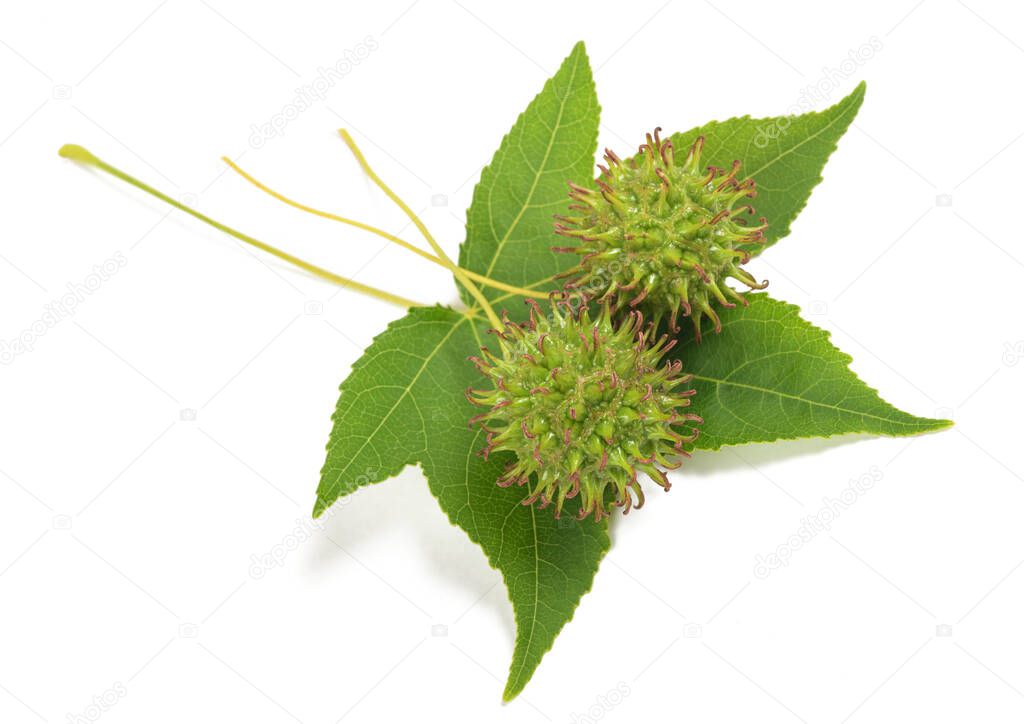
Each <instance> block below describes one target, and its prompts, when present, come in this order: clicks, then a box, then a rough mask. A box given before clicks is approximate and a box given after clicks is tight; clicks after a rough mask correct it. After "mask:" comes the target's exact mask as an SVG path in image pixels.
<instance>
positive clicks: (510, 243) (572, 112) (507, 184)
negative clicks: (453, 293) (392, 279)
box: [459, 43, 601, 312]
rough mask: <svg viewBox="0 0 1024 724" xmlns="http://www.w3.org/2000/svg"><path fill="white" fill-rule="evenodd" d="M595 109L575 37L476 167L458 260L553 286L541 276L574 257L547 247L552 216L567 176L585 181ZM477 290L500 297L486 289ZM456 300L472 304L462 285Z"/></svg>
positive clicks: (525, 282) (564, 196)
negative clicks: (492, 150) (536, 92)
mask: <svg viewBox="0 0 1024 724" xmlns="http://www.w3.org/2000/svg"><path fill="white" fill-rule="evenodd" d="M600 113H601V109H600V106H599V105H598V103H597V94H596V92H595V90H594V79H593V77H592V75H591V72H590V63H589V61H588V60H587V53H586V50H585V49H584V47H583V43H577V44H576V47H574V48H573V49H572V53H570V54H569V57H568V58H566V59H565V61H564V62H563V63H562V67H561V68H559V69H558V72H557V73H555V75H554V76H553V77H552V78H551V79H550V80H549V81H548V82H547V83H546V84H545V85H544V89H543V90H542V91H541V92H540V94H539V95H538V96H537V97H536V98H534V99H533V101H532V102H531V103H530V105H529V106H528V107H527V108H526V110H525V111H523V113H522V115H520V116H519V119H518V120H517V121H516V123H515V125H514V126H512V130H511V131H509V133H508V135H507V136H505V138H504V139H503V140H502V142H501V146H500V147H499V148H498V150H497V152H496V153H495V154H494V158H493V159H491V163H490V165H488V166H487V167H486V168H484V170H483V172H482V173H481V176H480V182H479V183H478V184H477V186H476V189H475V190H474V192H473V202H472V204H471V205H470V207H469V210H468V211H467V213H466V241H465V243H464V244H463V245H462V248H461V249H460V252H459V264H460V265H461V266H462V267H464V268H466V269H470V270H472V271H475V272H479V273H481V274H485V275H487V276H489V277H492V278H494V279H498V280H501V281H503V282H506V283H508V284H514V285H516V286H522V287H526V286H531V285H532V286H533V287H534V288H537V289H542V290H545V289H553V288H555V286H556V285H555V284H554V283H553V282H551V281H548V280H550V278H551V276H552V275H554V274H555V273H557V272H559V271H561V270H564V269H567V268H568V267H569V266H571V265H572V264H573V262H574V259H573V258H572V256H571V255H569V254H558V253H555V252H553V251H551V247H552V246H559V245H560V244H559V241H558V237H557V236H555V233H554V231H553V223H554V222H553V220H552V218H551V217H552V215H554V214H558V213H564V212H565V210H566V208H567V207H568V205H569V197H568V193H569V188H568V185H567V184H568V182H569V181H574V182H576V183H579V184H589V183H592V181H591V179H593V177H594V152H595V150H596V148H597V128H598V122H599V118H600ZM484 294H486V295H487V297H488V299H494V298H496V297H499V296H503V293H502V292H500V291H498V290H495V289H491V288H486V289H484ZM463 301H465V302H466V303H467V304H471V303H472V300H471V299H469V298H468V296H467V295H466V294H465V292H464V291H463ZM516 301H517V302H518V300H516ZM520 306H521V305H518V304H516V305H515V306H514V307H513V308H512V309H510V311H514V312H518V311H519V307H520Z"/></svg>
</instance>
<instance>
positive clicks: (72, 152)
mask: <svg viewBox="0 0 1024 724" xmlns="http://www.w3.org/2000/svg"><path fill="white" fill-rule="evenodd" d="M59 153H60V155H61V156H63V157H64V158H69V159H71V160H72V161H78V162H79V163H84V164H86V165H88V166H93V167H95V168H98V169H99V170H101V171H104V172H106V173H108V174H110V175H111V176H114V177H116V178H119V179H121V180H122V181H124V182H125V183H128V184H130V185H132V186H134V187H135V188H137V189H140V190H141V191H145V192H146V193H147V194H149V195H150V196H155V197H156V198H158V199H160V200H161V201H163V202H164V203H166V204H169V205H171V206H173V207H174V208H176V209H178V210H180V211H184V212H185V213H186V214H188V215H189V216H192V217H194V218H196V219H199V221H202V222H203V223H204V224H208V225H209V226H212V227H213V228H215V229H217V230H218V231H222V232H224V233H225V234H227V235H228V236H232V237H234V238H235V239H238V240H239V241H242V242H244V243H246V244H249V245H250V246H254V247H256V248H257V249H260V250H262V251H265V252H267V253H268V254H271V255H273V256H276V257H277V258H278V259H282V260H283V261H286V262H288V263H289V264H292V265H294V266H297V267H299V268H300V269H303V270H305V271H307V272H309V273H310V274H312V275H314V276H316V277H319V278H321V279H326V280H327V281H329V282H332V283H334V284H339V285H341V286H343V287H347V288H349V289H353V290H355V291H357V292H362V293H363V294H367V295H369V296H371V297H375V298H377V299H381V300H383V301H386V302H391V303H392V304H397V305H399V306H402V307H422V306H425V305H423V304H421V303H419V302H414V301H412V300H410V299H406V298H405V297H401V296H399V295H397V294H392V293H390V292H386V291H384V290H383V289H377V288H376V287H371V286H369V285H366V284H362V283H360V282H357V281H355V280H354V279H347V278H346V277H343V276H339V275H337V274H335V273H334V272H330V271H327V270H326V269H322V268H321V267H318V266H316V265H314V264H310V263H309V262H308V261H305V260H303V259H299V258H298V257H296V256H292V255H291V254H289V253H288V252H285V251H281V250H280V249H278V248H276V247H273V246H271V245H270V244H267V243H265V242H262V241H260V240H258V239H254V238H253V237H251V236H249V235H247V234H243V233H242V232H240V231H236V230H235V229H232V228H231V227H230V226H227V225H225V224H222V223H220V222H219V221H215V220H213V219H211V218H210V217H208V216H206V215H205V214H202V213H200V212H198V211H196V210H195V209H192V208H190V207H188V206H186V205H185V204H183V203H181V202H180V201H177V200H176V199H173V198H171V197H170V196H168V195H167V194H164V193H162V192H160V191H157V190H156V189H155V188H153V187H152V186H149V185H148V184H145V183H143V182H142V181H139V180H138V179H137V178H135V177H134V176H129V175H128V174H126V173H125V172H124V171H121V170H120V169H118V168H115V167H114V166H111V165H110V164H108V163H106V162H105V161H103V160H101V159H99V158H97V157H96V156H94V155H93V154H92V153H91V152H89V151H88V150H87V149H85V148H82V147H81V146H76V145H74V144H67V145H65V146H62V147H61V149H60V152H59Z"/></svg>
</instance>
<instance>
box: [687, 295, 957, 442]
mask: <svg viewBox="0 0 1024 724" xmlns="http://www.w3.org/2000/svg"><path fill="white" fill-rule="evenodd" d="M747 299H748V300H749V301H750V306H749V307H745V308H744V307H738V308H736V309H726V310H722V312H721V316H722V332H721V334H710V335H705V336H704V341H703V342H702V343H700V344H696V343H695V342H694V340H693V333H692V332H689V331H687V332H685V333H684V334H683V335H682V336H681V338H680V342H681V344H680V345H679V349H680V350H681V352H680V353H679V354H680V357H681V358H682V360H683V368H684V369H685V370H687V371H688V372H691V373H693V375H694V383H693V384H694V387H695V388H696V389H697V396H696V397H695V398H694V412H696V413H697V414H699V415H701V416H702V417H703V418H704V424H703V425H702V426H701V434H700V437H698V438H697V442H696V447H697V448H700V449H705V450H718V449H719V448H721V447H722V446H723V445H741V444H744V443H751V442H771V441H773V440H792V439H796V438H801V437H831V436H832V435H840V434H843V433H850V432H867V433H875V434H877V435H892V436H905V435H916V434H918V433H922V432H930V431H933V430H941V429H943V428H946V427H949V426H950V425H952V423H951V422H950V421H949V420H932V419H929V418H925V417H915V416H914V415H911V414H909V413H906V412H902V411H901V410H898V409H896V408H895V407H893V406H892V405H890V404H889V403H888V402H886V401H884V400H883V399H882V398H880V397H879V396H878V393H877V392H876V391H875V390H873V389H871V388H870V387H868V386H867V385H866V384H864V383H863V382H862V381H861V380H860V379H859V378H858V377H857V375H855V374H854V373H853V372H852V371H851V370H850V369H849V364H850V362H851V361H852V359H851V357H850V356H849V355H847V354H845V353H843V352H841V351H840V350H838V349H836V348H835V347H834V346H832V344H831V343H830V342H829V333H828V332H826V331H824V330H822V329H818V328H817V327H815V326H814V325H812V324H811V323H810V322H807V321H805V320H804V319H802V318H801V317H800V314H799V311H800V310H799V309H798V308H797V307H795V306H793V305H792V304H786V303H785V302H779V301H776V300H774V299H772V298H771V297H769V296H768V295H767V294H750V295H747Z"/></svg>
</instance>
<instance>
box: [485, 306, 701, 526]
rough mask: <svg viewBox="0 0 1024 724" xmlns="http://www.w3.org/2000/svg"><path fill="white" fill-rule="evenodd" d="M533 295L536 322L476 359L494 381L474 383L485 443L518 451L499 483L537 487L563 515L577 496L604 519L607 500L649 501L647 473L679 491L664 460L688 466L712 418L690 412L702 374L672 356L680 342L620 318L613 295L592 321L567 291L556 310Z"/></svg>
mask: <svg viewBox="0 0 1024 724" xmlns="http://www.w3.org/2000/svg"><path fill="white" fill-rule="evenodd" d="M528 303H529V304H530V305H531V312H530V318H529V320H528V321H527V322H525V323H522V324H517V323H515V322H511V321H509V320H508V319H507V318H506V319H505V326H504V329H502V330H494V333H495V334H496V336H497V340H498V350H497V351H496V352H492V351H491V350H489V349H487V348H483V354H482V355H481V356H480V357H473V358H471V359H472V361H473V362H474V363H475V364H476V366H477V368H478V369H479V370H480V372H482V373H483V374H484V376H485V377H486V378H487V380H488V382H489V385H488V386H487V387H486V388H485V389H470V390H467V393H466V395H467V397H468V398H469V400H470V402H472V403H474V404H476V405H482V406H484V407H487V408H488V409H487V411H485V412H484V413H482V414H480V415H477V416H476V417H474V418H473V420H471V424H473V423H479V424H480V425H481V427H482V428H483V429H484V431H485V432H486V433H487V445H486V447H485V448H484V449H483V450H482V451H481V452H482V454H483V455H484V456H487V455H490V454H492V453H495V452H499V451H509V452H512V453H514V454H515V459H514V460H513V461H512V462H511V463H510V464H509V466H508V468H507V469H506V470H505V472H504V474H503V475H502V476H501V477H500V478H499V479H498V484H499V485H501V486H510V485H512V484H517V485H525V486H528V487H529V493H528V495H527V496H526V498H525V499H524V500H523V504H524V505H529V504H532V503H535V502H536V503H539V507H541V508H543V507H547V506H548V505H551V504H554V509H555V516H556V517H558V516H560V514H561V512H562V508H563V506H564V505H565V502H566V501H567V500H571V499H574V498H576V497H577V496H578V497H579V513H578V517H579V518H581V519H582V518H585V517H587V516H588V515H590V514H593V515H594V518H595V519H596V520H600V519H601V518H602V517H604V516H607V515H608V510H607V507H606V506H619V507H622V508H623V511H624V512H628V511H629V510H630V508H632V507H634V505H635V507H638V508H639V507H640V506H641V505H643V500H644V497H643V492H642V491H641V488H640V484H639V482H638V481H637V475H638V474H639V473H646V474H647V475H649V476H650V477H651V478H652V479H653V480H655V481H656V482H657V483H658V484H659V485H661V486H662V487H664V488H665V489H666V490H668V488H669V481H668V478H667V476H666V474H665V469H666V468H668V469H671V468H675V467H678V464H679V463H678V459H679V457H680V456H685V455H687V452H686V450H685V449H684V445H686V444H687V443H690V442H692V441H693V440H694V439H696V437H697V430H696V428H695V427H694V424H695V423H699V422H701V419H700V417H698V416H697V415H694V414H691V413H689V412H687V411H686V409H687V408H688V407H689V406H690V398H691V397H692V396H693V395H694V394H695V390H693V389H691V388H690V387H689V385H688V383H689V382H690V380H691V379H692V378H691V376H690V375H685V374H682V371H681V367H682V365H681V363H680V362H679V361H678V360H673V361H669V362H663V357H664V355H665V353H666V352H667V351H668V350H669V349H671V348H672V346H673V345H674V343H675V341H674V340H672V341H669V339H668V337H667V336H662V337H661V338H659V339H657V340H654V339H652V335H653V334H654V327H653V325H650V324H648V325H644V323H643V317H642V315H641V314H640V312H633V313H632V314H630V315H629V316H628V317H626V318H625V319H624V320H623V321H621V322H620V323H619V324H617V325H616V324H613V322H612V312H611V309H610V307H609V306H608V305H601V306H600V311H599V312H597V314H596V319H594V320H592V319H591V315H590V313H589V312H588V310H587V309H586V308H585V307H584V308H582V309H574V308H573V307H572V306H571V304H570V303H569V302H568V301H564V300H563V301H552V304H551V310H550V313H549V314H547V315H545V314H544V313H543V312H541V309H540V307H539V306H538V305H537V304H536V302H534V301H533V300H528ZM634 496H635V497H636V502H635V503H634V500H633V498H634Z"/></svg>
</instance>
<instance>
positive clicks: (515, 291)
mask: <svg viewBox="0 0 1024 724" xmlns="http://www.w3.org/2000/svg"><path fill="white" fill-rule="evenodd" d="M221 160H222V161H223V162H224V163H226V164H227V165H228V166H229V167H230V168H231V170H232V171H234V172H235V173H237V174H238V175H239V176H241V177H242V178H243V179H245V180H246V181H248V182H249V183H250V184H252V185H253V186H255V187H256V188H258V189H259V190H260V191H262V192H264V193H265V194H268V195H270V196H272V197H274V198H275V199H277V200H278V201H281V202H282V203H285V204H287V205H288V206H291V207H292V208H295V209H298V210H299V211H304V212H306V213H307V214H312V215H313V216H319V217H320V218H323V219H328V220H330V221H337V222H339V223H342V224H347V225H349V226H354V227H355V228H357V229H362V230H364V231H368V232H370V233H371V234H376V235H377V236H380V237H382V238H384V239H387V240H388V241H390V242H392V243H394V244H397V245H398V246H400V247H402V248H403V249H408V250H409V251H411V252H412V253H413V254H416V255H418V256H421V257H423V258H424V259H426V260H427V261H429V262H432V263H434V264H437V265H438V266H441V267H444V268H445V269H447V268H448V265H447V264H445V263H444V261H442V260H441V259H440V258H438V257H436V256H434V255H433V254H431V253H430V252H429V251H425V250H423V249H420V248H419V247H418V246H416V245H415V244H410V243H409V242H408V241H406V240H405V239H401V238H399V237H397V236H395V235H394V234H389V233H388V232H386V231H384V230H383V229H379V228H377V227H376V226H371V225H370V224H366V223H363V222H362V221H356V220H355V219H349V218H346V217H344V216H339V215H338V214H334V213H331V212H330V211H323V210H321V209H316V208H313V207H312V206H307V205H306V204H303V203H302V202H300V201H295V200H294V199H290V198H288V197H287V196H285V195H284V194H282V193H281V192H279V191H275V190H274V189H272V188H270V187H269V186H267V185H266V184H265V183H263V182H262V181H260V180H259V179H257V178H255V177H254V176H253V175H252V174H250V173H248V172H247V171H245V170H244V169H242V168H241V167H240V166H239V165H238V164H237V163H235V162H234V161H232V160H231V159H230V158H228V157H227V156H222V157H221ZM460 268H461V269H462V271H463V273H465V275H466V276H468V277H469V278H470V279H472V280H474V281H477V282H480V283H481V284H483V285H484V286H488V287H494V288H495V289H500V290H502V291H503V292H509V293H511V294H512V295H518V296H522V297H532V298H534V299H546V298H547V296H548V295H547V294H544V293H542V292H536V291H533V290H532V289H525V288H523V287H517V286H515V285H512V284H506V283H505V282H500V281H498V280H497V279H491V278H490V277H487V276H484V275H483V274H478V273H477V272H475V271H470V270H469V269H466V268H464V267H460Z"/></svg>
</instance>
